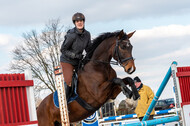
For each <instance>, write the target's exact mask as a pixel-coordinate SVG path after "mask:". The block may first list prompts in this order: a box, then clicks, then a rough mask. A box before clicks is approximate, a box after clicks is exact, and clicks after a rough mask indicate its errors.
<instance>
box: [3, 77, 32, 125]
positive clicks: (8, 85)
mask: <svg viewBox="0 0 190 126" xmlns="http://www.w3.org/2000/svg"><path fill="white" fill-rule="evenodd" d="M27 86H33V81H32V80H25V76H24V74H0V126H6V125H10V124H11V126H13V125H15V126H16V125H23V124H32V123H34V121H30V116H29V108H28V101H27V92H26V87H27ZM34 124H35V123H34Z"/></svg>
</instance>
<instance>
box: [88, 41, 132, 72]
mask: <svg viewBox="0 0 190 126" xmlns="http://www.w3.org/2000/svg"><path fill="white" fill-rule="evenodd" d="M121 41H122V39H120V40H118V39H116V44H115V48H114V54H113V57H114V56H116V57H115V58H117V61H110V62H107V61H101V60H91V59H86V60H88V61H93V62H97V63H105V64H112V65H120V66H122V67H123V68H124V67H125V66H126V65H127V64H128V62H129V61H130V60H134V58H133V57H128V58H125V59H122V58H121V55H120V52H119V43H120V42H121ZM126 61H128V62H127V63H126V64H125V65H123V62H126Z"/></svg>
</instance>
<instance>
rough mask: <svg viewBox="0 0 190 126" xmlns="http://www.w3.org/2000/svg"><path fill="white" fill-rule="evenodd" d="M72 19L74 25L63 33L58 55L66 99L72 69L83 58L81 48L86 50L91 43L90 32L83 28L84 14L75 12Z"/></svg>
mask: <svg viewBox="0 0 190 126" xmlns="http://www.w3.org/2000/svg"><path fill="white" fill-rule="evenodd" d="M72 21H73V23H74V25H75V27H74V28H72V29H70V30H68V32H67V34H66V35H65V40H64V42H63V44H62V46H61V57H60V62H61V67H62V71H63V77H64V84H65V91H66V97H67V101H68V99H69V90H70V89H71V82H72V75H73V71H74V69H76V68H77V66H78V64H79V62H80V60H81V59H82V58H83V55H82V53H83V50H87V48H88V47H89V46H90V45H91V36H90V33H89V32H88V31H87V30H86V29H85V28H84V25H85V16H84V15H83V14H82V13H78V12H77V13H75V14H74V15H73V17H72Z"/></svg>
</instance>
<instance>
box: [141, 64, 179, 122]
mask: <svg viewBox="0 0 190 126" xmlns="http://www.w3.org/2000/svg"><path fill="white" fill-rule="evenodd" d="M172 64H176V65H177V62H175V61H174V62H173V63H172ZM171 73H172V72H171V67H170V68H169V70H168V72H167V73H166V75H165V77H164V79H163V81H162V83H161V85H160V87H159V88H158V91H157V92H156V95H155V96H154V99H153V100H152V102H151V104H150V106H149V108H148V110H147V112H146V114H145V116H144V117H143V119H142V121H146V120H147V119H148V118H149V116H150V113H151V112H152V110H153V108H154V106H155V104H156V103H157V101H158V99H159V97H160V95H161V93H162V91H163V90H164V88H165V86H166V84H167V83H168V80H169V79H170V76H171Z"/></svg>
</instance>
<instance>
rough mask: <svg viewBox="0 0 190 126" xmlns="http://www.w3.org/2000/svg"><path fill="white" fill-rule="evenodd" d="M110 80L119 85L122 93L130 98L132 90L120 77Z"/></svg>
mask: <svg viewBox="0 0 190 126" xmlns="http://www.w3.org/2000/svg"><path fill="white" fill-rule="evenodd" d="M112 81H113V83H114V84H117V85H120V87H121V90H122V92H123V94H124V95H125V96H126V97H127V98H131V97H132V95H133V92H132V91H131V90H130V89H129V88H128V87H127V86H126V84H125V83H124V82H123V80H122V79H120V78H114V79H113V80H112Z"/></svg>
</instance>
